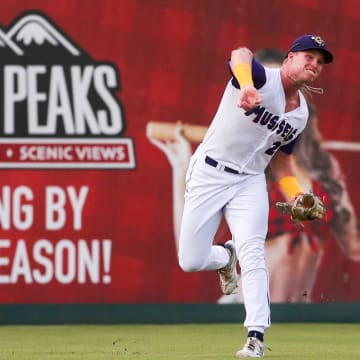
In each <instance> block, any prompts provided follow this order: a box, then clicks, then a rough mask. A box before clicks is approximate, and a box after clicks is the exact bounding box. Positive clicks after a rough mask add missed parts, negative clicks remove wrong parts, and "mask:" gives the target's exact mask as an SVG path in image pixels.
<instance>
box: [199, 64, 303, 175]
mask: <svg viewBox="0 0 360 360" xmlns="http://www.w3.org/2000/svg"><path fill="white" fill-rule="evenodd" d="M265 74H266V82H265V84H264V85H263V86H262V87H261V88H260V89H258V92H259V94H260V96H261V98H262V102H261V105H260V106H259V107H257V108H256V109H254V110H252V111H249V112H245V111H244V110H243V109H241V108H240V107H238V106H237V103H238V99H239V93H240V90H239V89H237V88H236V87H235V86H234V85H233V83H232V81H229V83H228V85H227V87H226V89H225V92H224V95H223V98H222V100H221V103H220V106H219V108H218V111H217V113H216V115H215V117H214V119H213V121H212V123H211V125H210V127H209V130H208V132H207V134H206V136H205V138H204V141H203V142H202V144H200V146H199V148H198V151H199V152H200V151H201V152H202V153H204V154H206V155H208V156H210V157H212V158H214V159H216V160H217V161H219V162H221V163H222V164H224V165H225V166H228V167H231V168H233V169H235V170H238V171H239V172H240V173H247V174H258V173H262V172H264V170H265V168H266V166H267V165H268V163H269V161H270V160H271V158H272V156H273V155H274V154H275V152H276V151H277V150H278V149H279V148H280V147H282V146H284V145H286V144H289V143H291V142H292V141H293V140H294V139H295V138H296V137H297V136H298V135H299V133H300V132H301V131H302V130H303V129H304V127H305V125H306V122H307V118H308V107H307V104H306V100H305V98H304V96H303V95H302V93H301V92H300V91H299V96H300V106H299V107H298V108H296V109H295V110H293V111H290V112H287V113H285V105H286V100H285V93H284V90H283V87H282V83H281V77H280V69H268V68H265Z"/></svg>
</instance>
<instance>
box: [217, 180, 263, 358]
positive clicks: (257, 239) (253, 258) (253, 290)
mask: <svg viewBox="0 0 360 360" xmlns="http://www.w3.org/2000/svg"><path fill="white" fill-rule="evenodd" d="M245 185H246V186H245ZM268 212H269V205H268V195H267V191H266V183H265V178H264V177H263V176H262V175H258V176H252V177H251V178H249V180H246V181H245V182H243V183H242V184H241V186H239V190H238V192H237V194H236V196H234V199H233V200H232V201H230V202H229V204H228V205H227V206H226V209H225V211H224V214H225V217H226V220H227V222H228V224H229V227H230V230H231V232H232V234H233V240H234V243H235V246H236V251H237V255H238V258H239V263H240V266H241V276H242V291H243V297H244V305H245V309H246V319H245V323H244V326H245V327H247V328H248V334H249V338H253V337H255V336H256V337H258V338H259V339H260V340H262V338H263V333H264V331H265V329H266V328H268V327H269V326H270V306H269V279H268V272H267V268H266V264H265V257H264V245H265V237H266V233H267V224H268ZM249 341H250V340H248V342H249ZM254 341H255V340H254ZM254 341H253V342H254ZM253 345H254V344H253V343H251V344H250V343H249V344H248V343H247V344H246V345H245V347H246V346H251V347H253ZM255 345H256V346H255V347H254V348H256V349H257V350H256V351H259V352H261V350H262V349H261V346H260V345H261V343H258V342H256V344H255ZM258 345H259V346H258ZM243 350H244V349H243ZM243 350H241V351H243ZM240 355H241V354H240Z"/></svg>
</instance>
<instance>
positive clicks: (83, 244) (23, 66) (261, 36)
mask: <svg viewBox="0 0 360 360" xmlns="http://www.w3.org/2000/svg"><path fill="white" fill-rule="evenodd" d="M25 4H26V5H25ZM263 5H264V2H263V1H260V0H259V1H253V0H242V1H230V0H229V1H225V2H217V1H212V2H211V1H190V0H173V1H162V0H153V1H145V0H121V1H117V0H106V1H91V2H88V1H80V0H78V1H75V0H73V1H66V2H63V3H61V2H39V1H31V0H27V1H26V2H23V1H15V0H7V1H3V2H2V10H1V15H0V20H1V26H0V28H1V32H0V45H1V47H0V59H1V70H0V72H1V74H0V83H1V85H2V94H3V95H2V100H1V103H0V111H1V112H2V116H1V117H0V119H1V120H0V135H1V136H0V169H1V170H0V171H1V180H0V229H1V238H0V288H1V291H0V302H1V303H142V302H144V303H156V302H169V303H174V302H216V301H217V299H218V298H219V297H220V291H219V288H218V283H217V276H216V274H215V273H201V274H185V273H183V272H182V271H181V270H180V268H179V267H178V264H177V258H176V248H175V241H174V230H173V218H172V211H173V210H172V177H171V176H172V174H171V169H170V167H169V164H168V162H167V159H166V157H165V156H164V155H163V154H162V153H161V152H160V151H159V149H157V148H156V147H154V146H153V145H152V144H151V143H150V142H149V140H148V139H147V137H146V125H147V123H148V122H149V121H152V120H158V121H167V122H176V121H177V120H182V121H183V122H187V123H192V124H196V125H204V126H207V125H208V124H209V122H210V121H211V118H212V116H213V115H214V112H215V111H216V106H217V103H218V101H219V99H220V97H221V95H222V91H223V89H224V86H225V84H226V82H227V81H228V79H229V74H228V70H227V64H226V61H227V58H228V56H229V54H230V51H231V49H232V48H233V47H235V46H238V45H240V44H245V45H247V46H248V47H250V48H251V49H258V48H262V47H279V48H281V49H284V50H286V49H287V47H288V45H289V43H290V42H291V41H292V40H293V39H294V38H295V37H297V36H298V35H300V34H303V33H319V34H320V35H322V36H323V37H324V38H325V39H326V41H327V44H328V46H329V48H330V49H332V51H333V53H334V55H335V62H334V64H332V65H329V66H328V67H325V68H324V74H323V77H322V78H321V80H320V81H319V86H322V87H323V88H324V89H325V95H324V96H317V95H315V96H314V102H315V103H316V105H317V108H318V113H319V128H320V131H321V133H322V136H323V140H325V141H330V140H331V141H338V142H341V144H343V143H344V142H345V144H347V145H348V147H349V149H348V150H344V149H342V150H336V149H334V147H333V148H332V149H331V150H329V151H330V152H331V153H332V154H333V155H335V156H336V158H337V159H338V160H339V162H340V165H341V167H342V169H343V172H344V174H345V176H346V179H347V186H348V191H349V194H350V197H351V200H352V204H353V206H354V208H355V210H356V211H357V212H359V211H360V208H359V206H360V203H359V195H360V194H359V188H358V186H357V179H358V176H359V170H358V166H357V163H358V146H359V145H358V142H359V136H360V128H359V125H358V117H359V116H358V115H359V103H360V101H359V100H360V99H359V92H358V85H359V82H360V78H359V76H360V75H359V73H358V72H357V71H356V66H357V64H358V60H359V59H360V44H359V42H357V41H355V39H357V38H358V35H360V33H359V29H360V27H359V22H360V15H359V14H360V12H359V11H358V10H359V9H358V3H357V2H356V1H355V0H351V1H350V0H348V1H332V2H331V3H330V4H329V2H328V1H323V0H316V1H314V0H311V1H310V0H309V1H308V0H303V1H297V0H287V1H286V0H282V1H281V0H273V1H272V2H271V5H269V6H267V7H266V8H264V6H263ZM320 235H321V234H318V236H320ZM222 240H224V239H222ZM322 240H323V241H322V249H323V254H322V256H321V257H319V259H318V261H319V265H318V267H317V269H316V273H315V274H314V281H315V285H314V288H313V290H312V299H311V300H312V301H359V300H360V264H359V262H357V261H352V260H350V259H349V258H348V256H347V255H346V254H345V253H343V252H342V251H341V250H340V248H339V246H338V244H337V242H336V240H335V239H334V237H332V236H330V237H329V238H328V239H322ZM281 271H282V270H281V268H279V272H281ZM294 272H296V271H295V270H294ZM293 276H294V277H296V274H293ZM306 291H308V289H307V288H304V299H305V300H304V301H306V297H307V295H306Z"/></svg>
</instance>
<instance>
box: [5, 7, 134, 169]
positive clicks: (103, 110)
mask: <svg viewBox="0 0 360 360" xmlns="http://www.w3.org/2000/svg"><path fill="white" fill-rule="evenodd" d="M0 59H1V60H0V82H1V83H2V86H3V89H4V95H3V96H2V97H1V98H0V112H1V115H2V116H1V118H0V168H72V169H77V168H103V169H109V168H114V169H132V168H134V167H135V156H134V144H133V140H132V139H130V138H124V137H123V132H124V131H125V118H124V109H123V104H122V103H121V101H120V100H119V98H118V95H117V93H118V91H119V90H120V81H119V71H118V68H117V66H116V65H115V64H113V63H111V62H110V61H96V60H94V59H93V58H92V57H91V56H90V55H89V54H88V53H86V52H85V51H84V50H82V49H81V48H80V47H79V46H78V45H77V44H75V43H74V42H73V41H72V40H71V39H70V38H69V37H68V35H67V34H66V33H64V32H63V31H62V30H61V29H59V28H58V27H57V26H56V24H55V23H54V22H52V21H51V20H50V19H49V18H48V17H47V16H46V15H45V14H43V13H40V12H33V11H32V12H28V13H24V14H22V15H20V16H19V17H18V18H16V19H15V20H14V21H13V23H12V24H11V25H9V27H7V28H0Z"/></svg>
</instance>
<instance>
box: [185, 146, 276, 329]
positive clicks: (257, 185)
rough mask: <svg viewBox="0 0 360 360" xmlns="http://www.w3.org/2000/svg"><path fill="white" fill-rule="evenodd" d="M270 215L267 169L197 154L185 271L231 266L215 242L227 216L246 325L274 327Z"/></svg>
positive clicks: (188, 200) (189, 182)
mask: <svg viewBox="0 0 360 360" xmlns="http://www.w3.org/2000/svg"><path fill="white" fill-rule="evenodd" d="M268 214H269V200H268V193H267V189H266V180H265V174H256V175H249V174H232V173H228V172H225V171H224V170H223V169H222V168H221V167H217V168H215V167H212V166H211V165H208V164H206V163H205V155H204V154H202V153H195V154H194V155H193V156H192V158H191V161H190V165H189V169H188V172H187V175H186V192H185V205H184V213H183V217H182V224H181V232H180V240H179V264H180V267H181V268H182V269H183V270H184V271H202V270H218V269H220V268H222V267H224V266H226V265H227V263H228V261H229V254H228V252H227V251H226V249H225V248H223V247H222V246H216V245H213V240H214V236H215V234H216V231H217V229H218V227H219V225H220V222H221V218H222V215H224V216H225V219H226V222H227V224H228V226H229V228H230V231H231V234H232V238H233V241H234V243H235V247H236V252H237V256H238V259H239V263H240V267H241V273H242V289H243V295H244V305H245V309H246V319H245V322H244V326H245V327H248V328H249V327H260V328H261V327H263V328H264V329H265V328H268V327H269V326H270V306H269V302H270V299H269V278H268V272H267V268H266V264H265V256H264V244H265V237H266V233H267V227H268Z"/></svg>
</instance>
